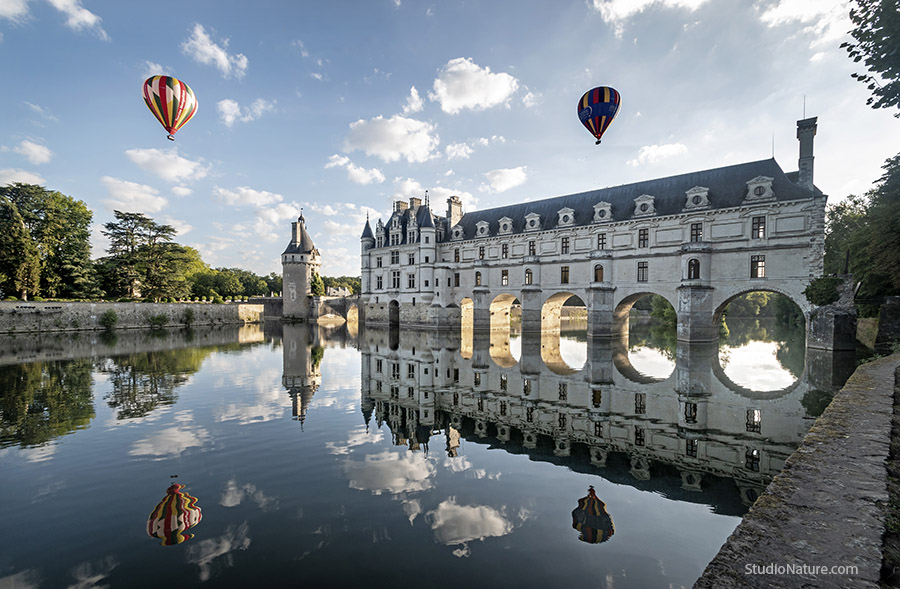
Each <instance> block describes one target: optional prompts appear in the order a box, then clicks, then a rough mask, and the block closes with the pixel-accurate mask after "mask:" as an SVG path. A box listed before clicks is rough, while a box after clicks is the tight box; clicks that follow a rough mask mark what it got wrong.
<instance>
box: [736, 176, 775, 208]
mask: <svg viewBox="0 0 900 589" xmlns="http://www.w3.org/2000/svg"><path fill="white" fill-rule="evenodd" d="M774 180H775V179H774V178H769V177H768V176H757V177H756V178H754V179H753V180H748V181H747V196H746V197H745V198H744V201H745V202H758V201H764V200H772V199H774V198H775V191H774V190H772V182H773V181H774Z"/></svg>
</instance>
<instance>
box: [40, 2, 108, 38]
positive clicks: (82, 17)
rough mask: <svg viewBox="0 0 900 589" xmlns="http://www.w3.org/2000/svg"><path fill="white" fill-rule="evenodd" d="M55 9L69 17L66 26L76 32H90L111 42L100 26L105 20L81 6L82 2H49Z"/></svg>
mask: <svg viewBox="0 0 900 589" xmlns="http://www.w3.org/2000/svg"><path fill="white" fill-rule="evenodd" d="M47 1H48V2H50V4H51V5H52V6H53V8H55V9H57V10H58V11H60V12H62V13H63V14H65V15H66V16H67V17H69V18H68V19H67V20H66V26H67V27H69V28H70V29H72V30H75V31H82V30H85V29H87V30H89V31H93V32H94V34H95V35H97V36H98V37H100V38H101V39H103V40H104V41H108V40H109V35H107V34H106V31H104V30H103V27H102V26H100V22H101V21H102V20H103V19H101V18H100V17H99V16H97V15H96V14H94V13H93V12H91V11H90V10H88V9H87V8H85V7H84V6H82V5H81V0H47Z"/></svg>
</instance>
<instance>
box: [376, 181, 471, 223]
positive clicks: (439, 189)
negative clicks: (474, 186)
mask: <svg viewBox="0 0 900 589" xmlns="http://www.w3.org/2000/svg"><path fill="white" fill-rule="evenodd" d="M423 194H425V187H424V186H422V184H421V183H419V182H418V181H417V180H414V179H412V178H401V177H399V176H398V177H396V178H394V194H393V195H392V197H391V198H392V199H394V200H406V201H408V200H409V199H410V197H413V196H415V197H416V198H422V195H423ZM428 195H429V197H430V198H429V200H430V201H431V210H432V211H434V212H437V213H440V212H441V211H442V210H446V209H445V208H444V207H445V204H444V203H446V202H447V199H448V198H450V197H451V196H458V197H459V198H460V200H462V203H463V211H473V210H475V208H476V207H477V205H478V199H477V198H475V197H474V196H473V195H472V194H471V193H469V192H465V191H461V190H457V189H454V188H445V187H444V186H432V187H430V188H429V189H428ZM372 212H373V214H377V213H375V212H374V211H372ZM363 222H365V219H363Z"/></svg>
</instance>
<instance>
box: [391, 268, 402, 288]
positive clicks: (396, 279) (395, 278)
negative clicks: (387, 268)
mask: <svg viewBox="0 0 900 589" xmlns="http://www.w3.org/2000/svg"><path fill="white" fill-rule="evenodd" d="M391 288H400V271H399V270H394V271H393V272H391Z"/></svg>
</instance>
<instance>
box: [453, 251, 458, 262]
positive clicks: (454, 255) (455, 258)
mask: <svg viewBox="0 0 900 589" xmlns="http://www.w3.org/2000/svg"><path fill="white" fill-rule="evenodd" d="M453 261H454V262H459V249H455V250H453Z"/></svg>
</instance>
